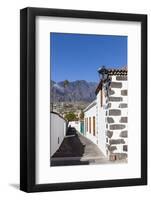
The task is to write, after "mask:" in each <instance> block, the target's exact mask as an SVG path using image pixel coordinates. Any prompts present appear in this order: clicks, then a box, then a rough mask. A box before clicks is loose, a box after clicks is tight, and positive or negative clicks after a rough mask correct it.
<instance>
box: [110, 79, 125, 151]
mask: <svg viewBox="0 0 151 200" xmlns="http://www.w3.org/2000/svg"><path fill="white" fill-rule="evenodd" d="M112 81H113V82H121V83H122V88H112V90H114V92H115V93H114V94H113V95H111V97H122V98H123V101H121V103H126V104H128V96H122V95H121V90H128V81H122V80H120V81H117V80H116V76H112ZM111 104H112V106H111V108H110V109H120V110H121V116H113V118H114V123H115V124H119V120H120V118H121V117H128V108H119V104H120V102H111ZM110 117H112V116H110ZM123 124H124V125H125V128H124V129H122V130H114V131H113V136H112V139H119V138H120V137H119V135H120V132H121V131H124V130H128V123H123ZM122 139H123V138H122ZM124 141H125V144H124V145H127V144H128V138H124ZM116 147H117V149H116V150H115V151H114V153H123V145H122V144H116ZM124 153H127V152H124Z"/></svg>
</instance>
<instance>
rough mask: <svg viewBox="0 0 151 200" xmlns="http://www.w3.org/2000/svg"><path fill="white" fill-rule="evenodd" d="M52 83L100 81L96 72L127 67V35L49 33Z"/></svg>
mask: <svg viewBox="0 0 151 200" xmlns="http://www.w3.org/2000/svg"><path fill="white" fill-rule="evenodd" d="M50 48H51V51H50V68H51V80H54V81H56V82H59V81H62V80H66V79H67V80H69V81H75V80H86V81H92V82H98V80H99V76H98V73H97V69H98V68H99V67H100V66H102V65H104V66H106V67H122V66H125V65H127V36H109V35H89V34H68V33H50Z"/></svg>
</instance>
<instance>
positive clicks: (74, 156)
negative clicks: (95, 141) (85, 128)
mask: <svg viewBox="0 0 151 200" xmlns="http://www.w3.org/2000/svg"><path fill="white" fill-rule="evenodd" d="M66 135H67V136H72V137H66V138H64V141H63V142H62V144H61V146H60V148H59V149H58V150H57V151H56V153H55V154H54V155H53V156H52V158H51V166H62V165H84V164H89V162H88V161H80V158H81V157H82V156H83V154H84V149H85V145H83V144H82V143H81V141H80V139H79V137H78V134H77V132H76V129H75V128H73V127H69V128H68V130H67V134H66Z"/></svg>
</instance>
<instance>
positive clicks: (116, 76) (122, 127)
mask: <svg viewBox="0 0 151 200" xmlns="http://www.w3.org/2000/svg"><path fill="white" fill-rule="evenodd" d="M117 72H118V73H116V71H115V70H114V73H108V76H107V79H106V80H105V81H104V82H103V84H102V90H103V94H105V95H104V96H103V98H105V101H104V102H105V104H106V105H104V108H105V123H106V130H105V134H106V154H107V157H108V159H109V160H112V161H114V160H121V159H127V158H128V85H127V73H125V74H121V73H120V72H119V71H117Z"/></svg>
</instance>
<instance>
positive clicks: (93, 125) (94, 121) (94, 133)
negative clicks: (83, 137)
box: [93, 116, 95, 136]
mask: <svg viewBox="0 0 151 200" xmlns="http://www.w3.org/2000/svg"><path fill="white" fill-rule="evenodd" d="M93 135H94V136H95V116H93Z"/></svg>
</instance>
